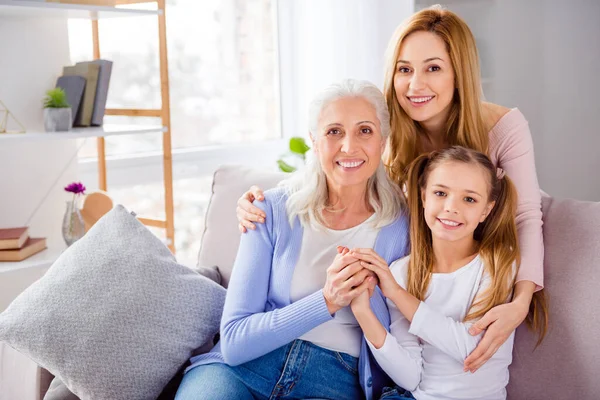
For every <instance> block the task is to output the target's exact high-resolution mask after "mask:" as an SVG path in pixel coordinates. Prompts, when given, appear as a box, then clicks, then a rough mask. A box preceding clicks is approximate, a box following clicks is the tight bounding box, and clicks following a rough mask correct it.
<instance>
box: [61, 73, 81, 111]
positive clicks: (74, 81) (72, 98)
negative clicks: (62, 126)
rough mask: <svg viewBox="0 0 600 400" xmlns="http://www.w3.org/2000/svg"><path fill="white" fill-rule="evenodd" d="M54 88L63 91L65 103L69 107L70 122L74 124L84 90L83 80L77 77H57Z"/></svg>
mask: <svg viewBox="0 0 600 400" xmlns="http://www.w3.org/2000/svg"><path fill="white" fill-rule="evenodd" d="M56 87H57V88H61V89H62V90H64V91H65V93H66V95H67V101H68V102H69V104H70V105H71V118H72V121H71V122H75V117H76V116H77V112H78V111H79V107H80V105H81V98H82V97H83V91H84V89H85V78H84V77H83V76H79V75H71V76H59V77H58V79H57V80H56Z"/></svg>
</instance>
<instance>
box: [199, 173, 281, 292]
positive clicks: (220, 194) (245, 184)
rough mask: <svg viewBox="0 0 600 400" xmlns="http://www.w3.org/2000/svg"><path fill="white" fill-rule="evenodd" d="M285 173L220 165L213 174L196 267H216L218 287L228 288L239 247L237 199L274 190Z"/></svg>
mask: <svg viewBox="0 0 600 400" xmlns="http://www.w3.org/2000/svg"><path fill="white" fill-rule="evenodd" d="M287 176H288V175H287V174H284V173H283V172H278V171H266V170H264V169H255V168H248V167H244V166H231V165H228V166H222V167H220V168H219V169H218V170H217V171H216V172H215V174H214V177H213V186H212V196H211V198H210V204H209V205H208V209H207V211H206V218H205V226H204V234H203V235H202V242H201V244H200V252H199V255H198V265H216V266H218V268H219V272H220V273H221V284H222V285H223V286H224V287H227V285H228V283H229V278H230V277H231V270H232V268H233V262H234V261H235V256H236V254H237V249H238V246H239V244H240V233H239V231H238V222H237V218H236V215H235V208H236V205H237V200H238V198H239V197H240V196H241V195H242V194H244V192H245V191H247V190H248V189H250V186H252V185H258V186H259V187H260V188H261V189H263V190H267V189H270V188H272V187H275V186H276V185H277V183H278V182H279V181H281V180H282V179H283V178H285V177H287Z"/></svg>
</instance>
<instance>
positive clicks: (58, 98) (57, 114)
mask: <svg viewBox="0 0 600 400" xmlns="http://www.w3.org/2000/svg"><path fill="white" fill-rule="evenodd" d="M72 125H73V119H72V115H71V105H70V104H69V102H68V101H67V94H66V93H65V91H64V90H62V89H61V88H55V89H50V90H48V91H47V92H46V97H45V98H44V128H46V132H57V131H68V130H70V129H71V126H72Z"/></svg>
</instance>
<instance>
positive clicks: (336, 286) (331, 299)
mask: <svg viewBox="0 0 600 400" xmlns="http://www.w3.org/2000/svg"><path fill="white" fill-rule="evenodd" d="M337 251H338V254H337V255H336V257H335V259H334V261H333V263H332V264H331V266H330V267H329V268H328V269H327V280H326V282H325V287H324V288H323V295H324V297H325V303H326V304H327V309H328V310H329V312H330V314H332V315H333V314H334V313H336V312H337V311H339V310H340V309H342V308H343V307H346V306H351V308H352V310H353V311H355V310H356V309H358V308H364V307H370V305H369V299H370V298H371V296H372V295H373V293H374V291H375V287H376V286H377V285H378V284H379V285H380V287H381V289H382V290H384V288H387V286H389V280H388V279H385V282H384V281H383V280H382V279H381V278H382V276H380V275H382V273H383V274H384V277H385V278H387V276H385V270H387V272H388V273H389V268H388V265H387V263H386V262H385V260H383V259H382V258H381V257H380V256H379V255H378V254H377V253H376V252H375V251H374V250H373V249H353V250H350V249H348V248H347V247H343V246H338V247H337ZM379 264H383V265H384V266H385V270H384V271H382V272H380V271H379V270H380V269H383V268H382V267H383V265H381V266H380V265H379ZM390 275H391V274H390ZM392 281H393V283H395V281H394V279H393V277H392ZM384 293H385V292H384Z"/></svg>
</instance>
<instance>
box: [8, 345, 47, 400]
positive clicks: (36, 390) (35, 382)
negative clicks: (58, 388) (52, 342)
mask: <svg viewBox="0 0 600 400" xmlns="http://www.w3.org/2000/svg"><path fill="white" fill-rule="evenodd" d="M52 378H53V377H52V374H50V373H49V372H48V371H46V370H45V369H43V368H40V367H39V366H38V365H37V364H36V363H34V362H33V361H32V360H31V359H29V358H28V357H27V356H25V355H23V354H21V353H19V352H18V351H16V350H14V349H13V348H12V347H10V346H9V345H8V344H6V343H4V342H0V388H2V390H0V400H14V399H19V400H42V399H43V398H44V394H45V393H46V391H47V390H48V386H50V382H51V381H52Z"/></svg>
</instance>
